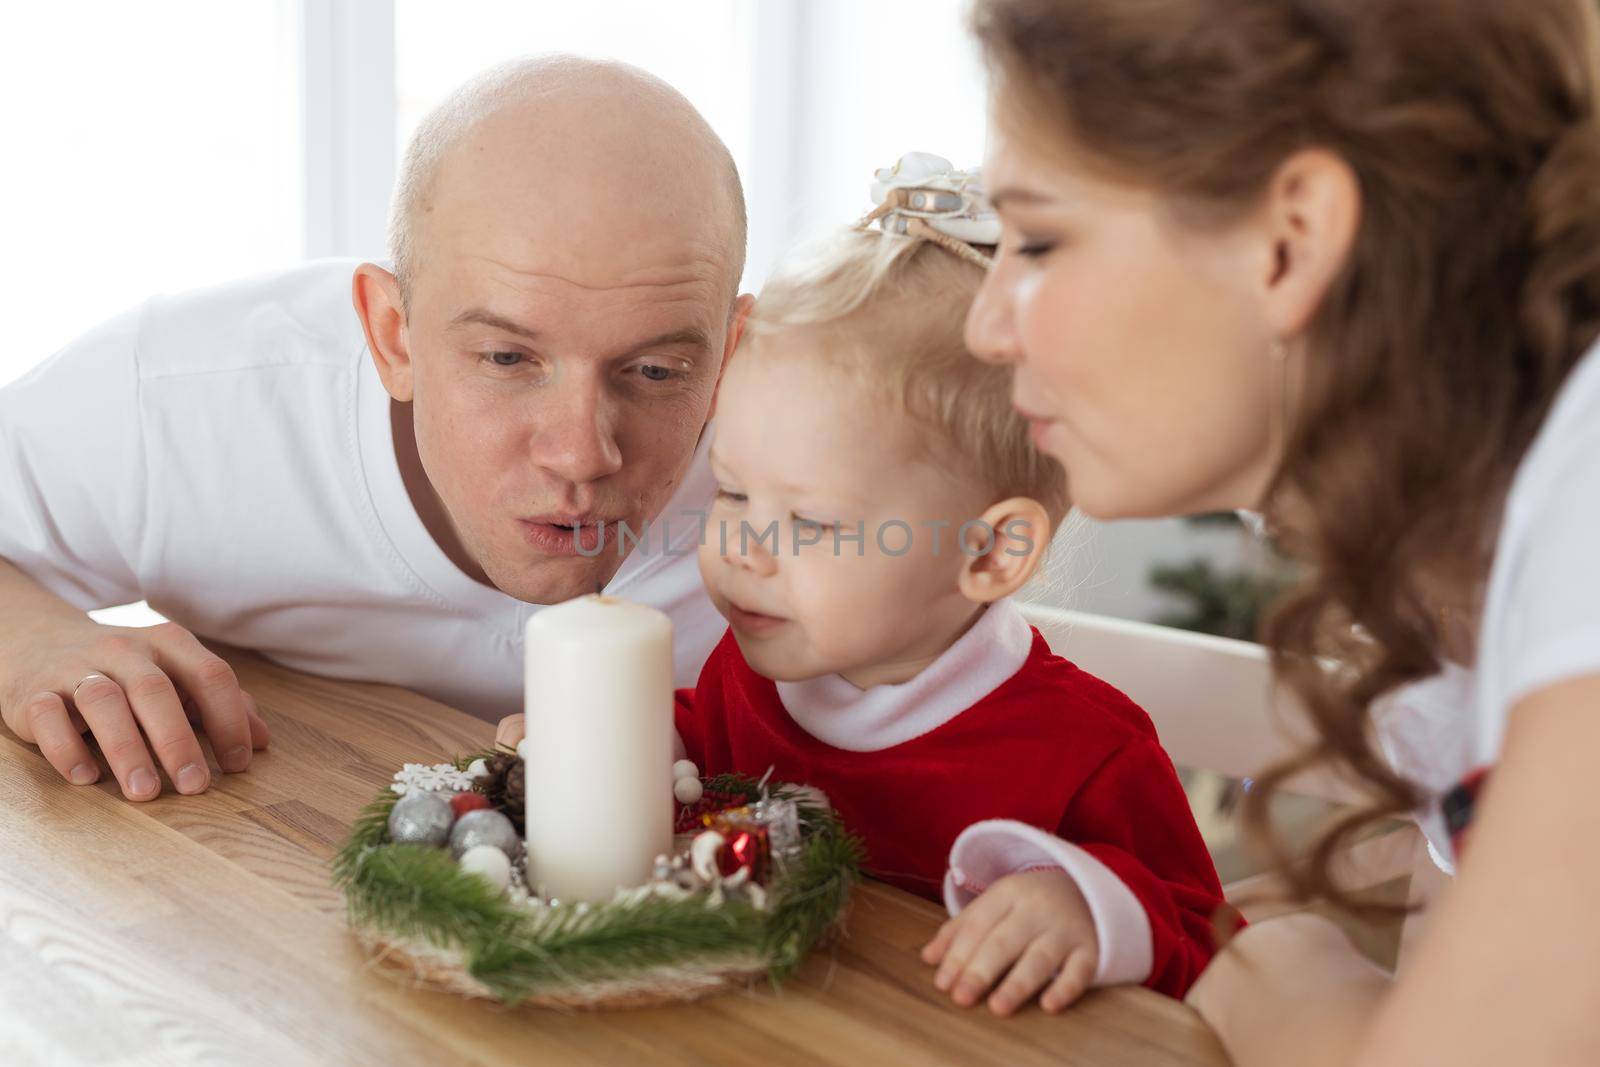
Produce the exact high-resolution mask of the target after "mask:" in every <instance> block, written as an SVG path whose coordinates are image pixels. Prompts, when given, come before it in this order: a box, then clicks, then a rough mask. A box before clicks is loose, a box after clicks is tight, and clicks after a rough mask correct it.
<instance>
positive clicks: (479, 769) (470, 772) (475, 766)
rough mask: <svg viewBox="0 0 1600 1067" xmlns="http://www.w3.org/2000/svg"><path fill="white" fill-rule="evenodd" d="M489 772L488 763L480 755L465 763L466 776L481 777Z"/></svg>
mask: <svg viewBox="0 0 1600 1067" xmlns="http://www.w3.org/2000/svg"><path fill="white" fill-rule="evenodd" d="M488 773H489V764H488V763H487V762H486V761H485V760H484V759H483V758H482V757H481V756H480V757H479V758H478V759H475V760H473V761H472V762H471V763H469V764H467V777H468V778H483V777H485V776H486V775H488Z"/></svg>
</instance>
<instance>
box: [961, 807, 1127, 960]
mask: <svg viewBox="0 0 1600 1067" xmlns="http://www.w3.org/2000/svg"><path fill="white" fill-rule="evenodd" d="M1029 867H1059V868H1060V869H1061V870H1063V871H1065V872H1066V873H1067V874H1068V875H1069V876H1070V877H1071V878H1072V880H1073V881H1075V882H1076V883H1077V884H1078V890H1079V892H1081V893H1082V894H1083V899H1084V900H1085V901H1087V902H1088V905H1089V914H1090V916H1091V917H1092V918H1093V919H1094V932H1095V937H1096V938H1097V939H1098V940H1099V942H1100V961H1099V964H1098V965H1097V966H1096V968H1095V972H1094V984H1095V985H1097V986H1105V985H1120V984H1122V983H1125V982H1127V983H1133V984H1135V985H1137V984H1140V983H1142V982H1144V980H1145V979H1146V978H1148V977H1150V968H1151V961H1152V956H1153V952H1152V948H1151V935H1150V917H1149V916H1148V915H1146V914H1145V911H1144V905H1142V904H1140V903H1139V898H1138V897H1136V896H1134V895H1133V890H1131V889H1129V888H1128V886H1127V884H1126V883H1125V882H1123V880H1122V879H1121V878H1118V877H1117V876H1116V875H1115V874H1113V873H1112V871H1111V868H1109V867H1107V866H1106V865H1105V864H1103V863H1101V862H1100V861H1099V860H1097V859H1095V858H1094V857H1093V856H1091V855H1090V854H1089V853H1087V852H1085V851H1084V850H1083V849H1081V848H1079V847H1078V846H1077V845H1074V844H1072V843H1071V842H1068V841H1063V840H1062V839H1061V838H1059V837H1056V836H1055V835H1054V834H1047V833H1045V832H1044V831H1043V830H1040V829H1038V828H1037V827H1033V826H1029V825H1027V824H1026V823H1020V822H1016V821H1014V820H1012V819H986V820H985V821H983V822H978V823H973V824H972V825H971V826H969V827H967V828H966V829H965V830H963V831H961V836H959V837H957V838H956V842H955V844H954V845H952V846H951V847H950V869H949V870H948V871H946V872H945V876H944V905H945V907H946V908H948V909H949V911H950V914H951V915H955V914H956V913H958V912H959V911H960V910H961V909H962V908H963V907H965V906H966V905H967V904H969V903H971V902H972V900H973V899H974V898H975V897H977V895H978V894H979V893H982V892H983V891H984V890H985V889H986V888H988V887H989V886H990V885H991V884H993V883H994V882H996V881H998V880H999V879H1000V878H1003V877H1005V876H1006V875H1008V874H1013V873H1015V872H1017V871H1020V870H1024V869H1026V868H1029Z"/></svg>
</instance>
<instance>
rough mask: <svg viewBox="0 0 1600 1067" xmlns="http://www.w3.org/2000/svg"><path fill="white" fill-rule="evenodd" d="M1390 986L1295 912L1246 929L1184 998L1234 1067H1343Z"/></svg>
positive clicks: (1328, 928) (1330, 927)
mask: <svg viewBox="0 0 1600 1067" xmlns="http://www.w3.org/2000/svg"><path fill="white" fill-rule="evenodd" d="M1389 988H1390V981H1389V978H1388V976H1387V975H1385V974H1384V973H1383V972H1382V971H1380V970H1379V969H1378V968H1377V967H1375V966H1373V965H1372V964H1371V963H1370V962H1368V960H1367V959H1366V957H1364V956H1362V955H1361V954H1360V953H1359V952H1357V951H1356V949H1355V947H1354V946H1353V945H1351V944H1350V940H1349V938H1347V937H1345V935H1344V931H1342V930H1340V929H1339V928H1338V927H1337V926H1335V925H1334V924H1333V923H1331V922H1329V921H1328V920H1327V919H1324V918H1322V917H1321V916H1319V915H1313V914H1311V913H1310V912H1300V913H1298V914H1295V915H1286V916H1284V917H1282V918H1279V919H1267V920H1264V921H1262V922H1259V923H1254V924H1252V925H1251V926H1249V927H1247V928H1246V929H1245V930H1244V931H1242V932H1241V933H1240V934H1239V935H1238V936H1237V937H1235V938H1234V940H1233V942H1232V943H1231V944H1230V945H1229V946H1228V948H1227V949H1226V950H1225V951H1223V952H1219V953H1218V954H1217V955H1216V956H1215V957H1214V958H1213V959H1212V961H1211V966H1209V967H1207V968H1206V970H1205V972H1204V973H1203V974H1201V975H1200V977H1199V979H1198V980H1196V982H1195V984H1194V985H1193V986H1192V987H1191V988H1190V990H1189V995H1188V996H1187V997H1186V998H1185V999H1186V1000H1187V1002H1188V1003H1189V1004H1190V1005H1191V1006H1192V1007H1194V1008H1195V1009H1196V1010H1197V1011H1199V1012H1200V1014H1201V1016H1202V1017H1203V1018H1204V1019H1205V1020H1206V1022H1207V1023H1209V1024H1210V1025H1211V1028H1212V1029H1213V1030H1215V1031H1216V1032H1217V1036H1218V1037H1220V1038H1221V1039H1222V1043H1223V1045H1224V1046H1225V1047H1226V1048H1227V1050H1228V1056H1229V1058H1231V1059H1232V1060H1233V1062H1234V1063H1235V1064H1236V1065H1237V1067H1269V1065H1270V1067H1281V1065H1282V1064H1286V1063H1292V1064H1295V1065H1296V1067H1347V1065H1348V1064H1350V1063H1352V1062H1353V1061H1354V1060H1355V1053H1356V1048H1357V1047H1358V1045H1359V1043H1360V1041H1361V1039H1362V1037H1363V1036H1364V1035H1365V1033H1366V1032H1367V1030H1368V1028H1369V1026H1370V1024H1371V1021H1372V1019H1373V1016H1374V1015H1375V1014H1376V1012H1377V1009H1378V1005H1379V1004H1380V1003H1381V1001H1382V999H1383V997H1384V995H1385V994H1386V993H1387V992H1388V991H1389Z"/></svg>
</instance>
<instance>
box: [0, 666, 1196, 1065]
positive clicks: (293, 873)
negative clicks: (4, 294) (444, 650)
mask: <svg viewBox="0 0 1600 1067" xmlns="http://www.w3.org/2000/svg"><path fill="white" fill-rule="evenodd" d="M218 651H220V652H222V654H224V655H225V656H226V657H227V658H228V659H229V660H230V661H231V662H232V663H233V665H234V667H235V668H236V669H237V671H238V673H239V677H240V679H241V681H242V682H243V684H244V686H245V688H246V689H248V690H249V691H250V692H251V693H252V694H253V695H254V696H255V697H256V700H257V702H258V704H259V705H260V707H261V710H262V713H263V714H264V715H265V717H266V719H267V722H268V723H269V724H270V726H271V728H272V747H271V749H270V750H269V751H267V752H263V753H258V754H257V756H256V761H255V764H254V766H253V767H252V768H251V770H250V771H249V772H248V773H246V774H243V775H222V774H220V773H219V774H215V775H214V783H215V784H214V785H213V786H212V788H211V790H210V791H209V792H208V793H206V794H204V795H202V796H194V797H183V796H178V795H176V794H174V793H172V792H171V791H170V787H169V791H168V792H167V793H166V794H164V795H163V796H162V797H160V798H158V799H157V800H155V801H152V802H150V803H148V804H130V803H127V802H126V801H124V800H122V799H121V798H120V796H119V794H118V793H117V792H116V786H115V784H114V782H113V780H112V778H111V776H110V774H109V773H107V774H106V775H105V776H104V778H103V779H102V781H101V782H100V783H99V784H97V785H95V786H91V787H86V788H78V787H73V786H71V785H68V784H67V783H65V782H64V781H62V780H61V779H60V778H59V777H58V776H57V775H56V773H55V771H53V770H52V769H51V768H50V767H49V766H48V765H47V764H46V763H45V761H44V759H43V758H42V757H41V756H39V754H38V752H37V751H36V750H34V749H33V748H32V747H31V746H28V745H24V744H22V743H21V742H19V741H18V740H17V738H16V737H15V736H14V735H12V734H10V733H7V732H6V731H5V730H4V728H3V727H0V1063H3V1064H5V1065H7V1067H18V1065H22V1064H33V1063H38V1064H57V1063H65V1064H80V1063H81V1064H96V1065H99V1064H116V1065H133V1064H213V1063H215V1064H228V1065H235V1064H247V1063H248V1064H258V1063H259V1064H272V1065H274V1067H277V1065H296V1064H318V1065H321V1064H330V1065H332V1064H340V1065H343V1064H352V1065H354V1064H372V1065H381V1067H402V1065H408V1064H418V1065H428V1067H434V1065H441V1064H485V1065H504V1064H524V1063H541V1064H543V1063H581V1064H617V1063H651V1064H685V1065H691V1064H692V1065H696V1067H700V1065H706V1064H751V1065H768V1064H781V1063H807V1064H841V1065H844V1064H849V1065H856V1064H862V1063H870V1064H887V1063H916V1064H931V1063H961V1064H982V1063H1004V1064H1034V1063H1040V1064H1042V1063H1052V1064H1060V1063H1067V1064H1138V1065H1141V1067H1156V1065H1162V1064H1178V1063H1184V1064H1194V1063H1198V1064H1224V1063H1226V1058H1225V1057H1224V1056H1223V1054H1222V1052H1221V1051H1220V1048H1219V1045H1218V1043H1217V1041H1216V1039H1215V1038H1214V1037H1213V1036H1212V1034H1211V1033H1210V1031H1209V1030H1207V1029H1206V1028H1205V1026H1204V1025H1203V1024H1202V1023H1201V1022H1200V1021H1199V1019H1198V1017H1196V1016H1195V1015H1194V1013H1193V1012H1191V1011H1190V1010H1189V1009H1188V1008H1187V1007H1185V1006H1184V1005H1182V1004H1180V1003H1178V1002H1176V1001H1173V1000H1170V999H1167V998H1165V997H1161V996H1158V995H1156V994H1154V993H1151V992H1148V991H1146V990H1143V989H1130V988H1124V989H1115V990H1109V991H1103V992H1098V993H1094V994H1091V995H1090V996H1089V997H1088V998H1086V999H1085V1000H1084V1001H1083V1002H1082V1003H1081V1004H1079V1005H1078V1006H1077V1007H1075V1008H1073V1009H1072V1010H1071V1011H1069V1012H1068V1013H1066V1014H1065V1015H1061V1016H1048V1015H1045V1014H1044V1013H1043V1012H1041V1011H1039V1010H1038V1009H1037V1008H1029V1009H1028V1010H1026V1011H1024V1012H1022V1013H1020V1014H1019V1015H1017V1016H1016V1017H1014V1018H1011V1019H1006V1020H1002V1019H997V1018H994V1017H993V1016H991V1015H990V1014H989V1012H988V1011H987V1010H986V1009H981V1008H980V1009H971V1010H963V1009H960V1008H957V1007H955V1006H953V1005H952V1004H950V1003H949V1001H948V1000H947V999H946V998H945V997H943V996H942V995H941V994H939V993H937V992H936V991H935V990H934V988H933V984H932V972H931V971H930V969H929V968H927V967H925V966H924V965H923V964H922V962H921V961H920V960H919V959H918V958H917V951H916V950H917V949H918V948H919V947H920V946H921V945H922V944H923V943H924V942H926V941H927V939H928V938H929V937H930V936H931V935H932V933H933V931H934V929H935V928H936V927H937V926H938V924H939V922H940V921H941V920H942V913H941V911H940V909H938V908H936V907H934V906H933V905H931V904H929V903H927V902H926V901H923V900H919V899H917V898H914V897H911V896H909V895H907V894H905V893H902V892H900V891H898V890H894V889H890V888H888V887H887V886H883V885H881V884H877V883H868V884H867V885H865V886H863V887H861V888H860V889H858V890H857V892H856V895H855V899H854V901H853V905H852V909H851V912H850V916H849V921H848V926H847V933H846V935H845V936H844V937H843V938H842V939H840V940H839V941H838V943H837V944H836V945H835V946H834V947H833V948H832V949H830V950H825V951H823V952H819V953H816V954H814V955H813V957H812V958H811V960H809V961H808V963H807V964H806V965H805V966H804V967H803V968H802V970H801V972H800V973H799V975H798V976H797V977H795V978H794V979H792V980H791V981H790V982H789V983H788V984H787V985H785V986H784V988H783V989H782V990H781V991H777V992H774V991H772V990H771V989H769V988H765V987H763V988H758V989H754V990H751V991H749V992H742V993H732V994H726V995H723V996H719V997H714V998H712V999H709V1000H705V1001H701V1002H699V1003H697V1004H690V1005H680V1006H675V1007H669V1008H658V1009H649V1010H638V1011H627V1012H609V1013H584V1014H562V1013H556V1012H549V1011H540V1010H537V1009H523V1010H507V1009H504V1008H499V1007H496V1006H493V1005H490V1004H486V1003H482V1002H475V1001H467V1000H463V999H458V998H454V997H451V996H447V995H444V994H438V993H428V992H422V991H418V990H415V989H411V988H407V987H405V986H402V985H399V984H396V983H395V982H393V981H391V980H390V979H387V978H384V977H382V976H380V975H378V974H376V973H374V972H373V971H372V970H371V969H370V968H369V967H368V966H367V965H366V961H365V959H364V957H363V956H362V954H361V952H360V950H359V949H358V948H357V946H356V945H355V943H354V941H353V939H352V938H351V937H350V935H349V933H348V932H347V930H346V928H345V925H344V919H343V911H342V905H341V901H340V898H339V895H338V894H337V893H336V892H335V891H334V890H333V889H332V888H331V887H330V886H329V882H328V867H327V861H328V858H329V857H330V856H331V855H332V853H333V852H334V851H335V849H336V848H337V847H338V845H339V844H340V843H341V841H342V840H343V838H344V836H345V833H346V830H347V827H348V826H349V824H350V822H351V820H352V818H353V817H354V815H355V813H356V812H357V810H358V809H360V808H361V806H362V805H364V804H365V803H366V802H367V801H368V800H370V799H371V798H372V796H373V795H374V793H376V792H377V790H379V789H381V788H382V787H383V785H384V784H385V783H386V782H388V780H389V778H390V775H391V774H392V773H393V772H394V771H395V770H397V769H398V768H399V766H400V765H401V764H402V763H404V762H407V761H425V762H434V761H436V760H439V759H443V758H444V757H446V756H447V755H451V754H454V753H457V752H465V751H471V750H474V749H479V748H482V747H486V746H487V745H488V744H489V743H490V742H491V741H492V739H493V729H492V727H491V726H490V725H489V724H487V723H484V722H480V721H478V720H476V719H473V718H471V717H469V716H467V715H465V714H463V713H461V712H458V711H455V710H453V709H450V708H447V707H444V706H442V705H440V704H437V703H434V702H433V701H430V700H427V699H424V698H423V697H420V696H417V695H415V694H413V693H409V692H406V691H404V690H399V689H394V688H391V687H387V686H379V685H365V684H351V683H345V682H334V681H329V680H326V679H320V678H313V677H311V676H308V675H304V674H299V673H297V672H294V671H289V670H285V669H283V668H280V667H277V666H275V665H273V664H270V663H267V662H266V661H265V660H263V659H261V658H260V657H258V656H255V655H252V654H250V653H245V652H238V651H234V650H230V649H219V650H218Z"/></svg>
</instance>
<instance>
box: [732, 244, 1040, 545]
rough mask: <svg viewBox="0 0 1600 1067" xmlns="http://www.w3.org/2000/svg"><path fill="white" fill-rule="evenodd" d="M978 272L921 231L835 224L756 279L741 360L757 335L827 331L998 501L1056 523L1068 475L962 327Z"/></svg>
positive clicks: (834, 348)
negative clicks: (763, 279)
mask: <svg viewBox="0 0 1600 1067" xmlns="http://www.w3.org/2000/svg"><path fill="white" fill-rule="evenodd" d="M983 275H984V272H983V268H981V267H979V266H977V265H976V264H974V263H971V262H968V261H967V260H964V259H961V258H960V257H958V256H956V255H954V254H952V253H951V252H949V251H947V250H945V249H942V248H939V247H938V246H936V245H933V244H930V243H929V242H927V241H925V240H922V239H921V238H917V237H907V236H901V235H898V234H888V233H883V232H880V231H878V230H868V229H862V228H852V229H846V230H841V231H838V232H836V233H833V234H830V235H829V236H828V237H826V238H825V239H823V240H821V241H819V242H816V243H813V244H811V245H809V246H806V247H805V248H802V249H801V250H800V251H798V252H797V253H795V254H793V255H791V256H789V257H787V258H785V260H784V262H783V263H782V264H781V265H780V266H779V267H778V269H777V271H776V272H775V273H774V274H773V276H772V277H771V278H770V279H769V280H768V281H767V284H766V285H765V286H763V287H762V289H761V295H760V296H759V297H757V299H756V304H755V308H754V310H753V311H752V313H751V316H750V322H749V326H748V328H747V329H746V331H745V336H744V339H743V341H741V343H740V349H741V353H740V358H749V357H750V356H756V357H757V358H760V355H759V354H760V352H761V350H762V349H763V348H764V347H766V346H765V345H764V344H763V341H764V340H765V339H767V338H770V337H773V336H775V335H781V334H783V333H785V332H787V331H791V330H797V329H815V328H822V329H825V330H827V331H828V332H829V333H830V334H832V335H833V336H834V337H837V338H838V339H839V340H841V341H842V342H843V343H841V344H837V345H827V346H824V348H825V349H826V354H827V358H828V359H829V360H830V361H831V362H834V363H836V364H838V365H839V366H841V367H843V368H844V369H845V370H847V371H849V372H851V373H853V374H855V375H857V376H858V377H859V378H860V380H861V381H862V382H863V383H864V384H866V385H868V386H869V387H871V388H875V389H877V390H879V391H881V392H882V393H883V394H884V395H885V396H886V398H887V399H888V400H889V402H890V403H893V404H896V405H897V406H899V407H900V408H901V410H903V411H905V412H906V413H907V414H908V415H910V416H911V418H912V419H913V420H914V421H915V422H916V423H917V424H918V425H919V426H920V427H921V428H922V429H923V430H925V431H926V436H927V437H928V439H929V443H930V445H931V446H932V447H933V448H934V449H935V450H936V451H937V452H939V453H941V456H942V458H946V459H948V460H950V461H952V462H954V463H957V464H960V465H961V466H962V467H963V468H964V469H965V472H966V473H968V474H970V475H971V476H972V477H974V478H976V479H977V480H978V482H979V483H980V484H983V485H986V486H989V487H990V488H992V489H993V490H994V492H995V500H996V501H999V500H1003V499H1005V498H1006V497H1011V496H1027V497H1032V498H1033V499H1034V500H1037V501H1038V502H1039V503H1040V504H1041V505H1043V507H1044V509H1045V512H1046V513H1047V514H1048V515H1049V517H1050V526H1051V529H1052V530H1054V529H1056V528H1058V527H1059V526H1060V524H1061V521H1062V519H1063V518H1064V517H1065V516H1066V513H1067V509H1068V507H1070V501H1069V499H1068V496H1067V480H1066V473H1065V472H1064V471H1063V470H1062V468H1061V465H1060V464H1059V463H1057V462H1056V461H1055V460H1054V459H1052V458H1050V457H1049V456H1046V455H1043V454H1041V453H1040V452H1039V451H1038V450H1037V449H1035V448H1034V447H1033V444H1032V442H1030V441H1029V440H1028V430H1027V424H1026V422H1025V421H1024V420H1023V419H1022V417H1021V416H1019V415H1018V414H1017V413H1016V411H1015V410H1013V408H1012V407H1011V372H1010V370H1009V369H1007V368H1005V367H1000V366H994V365H991V364H986V363H980V362H979V361H978V360H977V359H976V358H975V357H974V356H973V355H972V354H971V353H970V352H968V351H967V346H966V341H965V340H964V337H963V332H964V328H965V324H966V316H967V309H968V308H969V307H970V306H971V305H972V301H973V298H974V297H975V296H977V293H978V288H979V286H981V285H982V284H983ZM746 349H748V350H750V351H748V352H746V351H744V350H746Z"/></svg>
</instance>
